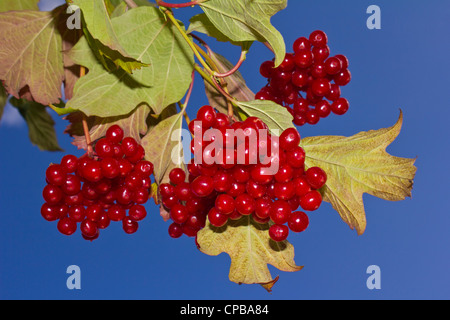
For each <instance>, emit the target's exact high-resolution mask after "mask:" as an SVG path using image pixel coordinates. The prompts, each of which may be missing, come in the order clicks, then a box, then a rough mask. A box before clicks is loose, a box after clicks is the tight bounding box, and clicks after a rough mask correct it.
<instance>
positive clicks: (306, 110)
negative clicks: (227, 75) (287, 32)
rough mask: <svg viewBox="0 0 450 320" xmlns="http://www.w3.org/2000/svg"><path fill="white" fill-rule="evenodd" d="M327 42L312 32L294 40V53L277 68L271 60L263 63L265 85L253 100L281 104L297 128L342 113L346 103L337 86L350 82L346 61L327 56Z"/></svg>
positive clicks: (344, 110) (328, 51)
mask: <svg viewBox="0 0 450 320" xmlns="http://www.w3.org/2000/svg"><path fill="white" fill-rule="evenodd" d="M327 43H328V38H327V35H326V34H325V33H324V32H323V31H320V30H316V31H314V32H312V33H311V34H310V36H309V39H307V38H306V37H300V38H298V39H297V40H295V42H294V44H293V50H294V52H293V53H287V54H286V56H285V58H284V61H283V62H282V63H281V65H280V66H278V67H277V68H274V63H273V61H264V62H263V63H262V64H261V67H260V73H261V75H262V76H263V77H265V78H267V79H268V83H267V85H266V86H264V87H263V88H262V89H261V90H260V91H259V92H258V93H257V94H256V98H257V99H262V100H272V101H274V102H276V103H278V104H280V105H284V106H285V107H286V108H287V110H288V111H289V112H290V113H291V114H292V116H293V118H294V119H293V123H294V124H295V125H298V126H303V125H304V124H306V123H308V124H317V123H318V122H319V120H320V119H321V118H326V117H328V116H329V115H330V114H331V113H334V114H336V115H343V114H345V113H346V112H347V110H348V108H349V102H348V100H347V99H345V98H343V97H341V88H340V87H341V86H345V85H347V84H348V83H349V82H350V80H351V73H350V71H349V70H348V65H349V63H348V59H347V57H346V56H344V55H342V54H338V55H335V56H331V57H330V48H329V47H328V45H327ZM333 82H334V83H333Z"/></svg>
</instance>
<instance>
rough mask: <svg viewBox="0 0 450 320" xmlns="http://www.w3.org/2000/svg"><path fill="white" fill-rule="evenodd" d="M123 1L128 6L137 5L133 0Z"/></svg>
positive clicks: (133, 6) (134, 6) (135, 6)
mask: <svg viewBox="0 0 450 320" xmlns="http://www.w3.org/2000/svg"><path fill="white" fill-rule="evenodd" d="M124 1H125V3H126V4H127V6H129V7H130V8H137V7H138V5H137V4H136V2H134V1H133V0H124Z"/></svg>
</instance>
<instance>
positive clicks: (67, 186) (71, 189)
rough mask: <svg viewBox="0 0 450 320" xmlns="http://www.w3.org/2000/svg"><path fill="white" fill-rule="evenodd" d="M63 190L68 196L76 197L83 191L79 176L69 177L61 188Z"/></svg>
mask: <svg viewBox="0 0 450 320" xmlns="http://www.w3.org/2000/svg"><path fill="white" fill-rule="evenodd" d="M61 190H62V191H63V192H64V193H65V194H67V195H75V194H77V193H78V192H80V190H81V180H80V178H78V176H75V175H71V174H69V175H67V176H66V180H65V181H64V183H63V185H62V186H61Z"/></svg>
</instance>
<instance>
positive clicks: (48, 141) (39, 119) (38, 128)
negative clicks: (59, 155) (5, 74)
mask: <svg viewBox="0 0 450 320" xmlns="http://www.w3.org/2000/svg"><path fill="white" fill-rule="evenodd" d="M10 103H11V105H13V106H14V107H16V108H17V109H19V112H20V114H21V115H22V116H23V118H24V119H25V121H26V123H27V125H28V135H29V137H30V141H31V142H32V143H33V144H34V145H37V146H38V148H39V149H40V150H44V151H63V150H62V149H61V148H60V146H59V144H58V140H57V137H56V132H55V128H54V125H55V122H54V121H53V119H52V117H51V116H50V114H48V112H47V110H46V106H44V105H42V104H39V103H36V102H33V101H28V100H25V99H16V98H14V97H12V98H11V99H10Z"/></svg>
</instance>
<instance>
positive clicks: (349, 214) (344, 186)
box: [301, 113, 417, 235]
mask: <svg viewBox="0 0 450 320" xmlns="http://www.w3.org/2000/svg"><path fill="white" fill-rule="evenodd" d="M402 122H403V115H402V113H400V117H399V119H398V121H397V123H396V124H395V125H394V126H392V127H390V128H385V129H379V130H371V131H367V132H360V133H358V134H356V135H354V136H351V137H341V136H319V137H310V138H309V137H308V138H304V139H302V142H301V146H302V147H303V148H304V150H305V152H306V159H305V169H307V168H309V167H314V166H318V167H320V168H322V169H323V170H325V172H326V173H327V177H328V179H327V182H326V185H325V186H324V187H323V189H321V191H322V193H323V199H324V200H325V201H327V202H330V203H331V204H332V206H333V208H334V209H335V210H336V211H338V213H339V214H340V216H341V218H342V219H343V220H344V221H345V222H346V223H347V224H348V225H349V226H350V228H351V229H356V231H357V233H358V234H359V235H360V234H363V233H364V230H365V228H366V214H365V211H364V203H363V194H364V193H368V194H371V195H373V196H375V197H378V198H381V199H385V200H389V201H399V200H403V199H405V198H406V197H409V196H411V190H412V186H413V179H414V176H415V173H416V170H417V168H416V167H415V166H414V162H415V159H408V158H400V157H394V156H392V155H390V154H388V153H387V152H386V148H387V146H388V145H390V144H391V143H392V142H393V141H394V140H395V138H396V137H397V136H398V134H399V133H400V130H401V127H402Z"/></svg>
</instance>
